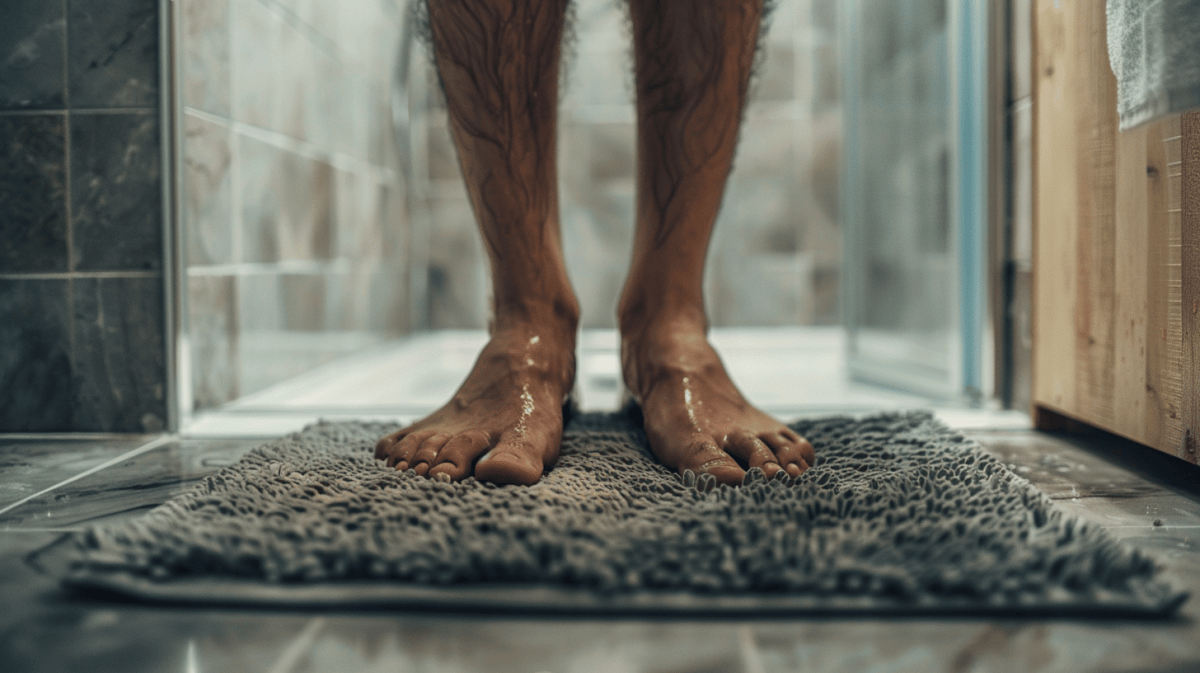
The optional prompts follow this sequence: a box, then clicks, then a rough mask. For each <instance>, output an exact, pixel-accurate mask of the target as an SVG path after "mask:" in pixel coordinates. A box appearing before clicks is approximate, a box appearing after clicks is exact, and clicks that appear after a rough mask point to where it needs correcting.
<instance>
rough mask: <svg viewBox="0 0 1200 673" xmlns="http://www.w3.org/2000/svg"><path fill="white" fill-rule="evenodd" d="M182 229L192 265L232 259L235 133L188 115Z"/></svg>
mask: <svg viewBox="0 0 1200 673" xmlns="http://www.w3.org/2000/svg"><path fill="white" fill-rule="evenodd" d="M183 132H184V139H183V229H184V236H185V237H186V239H187V261H188V265H189V266H201V265H207V264H228V263H230V262H232V261H233V202H232V187H233V185H232V177H231V172H232V171H231V168H232V161H233V158H232V154H231V150H230V146H229V145H230V138H231V135H232V132H231V131H230V130H229V129H228V128H227V127H225V126H222V125H219V124H214V123H212V122H209V121H207V120H205V119H201V118H199V117H196V116H193V115H190V114H185V115H184V119H183Z"/></svg>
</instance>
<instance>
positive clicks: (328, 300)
mask: <svg viewBox="0 0 1200 673" xmlns="http://www.w3.org/2000/svg"><path fill="white" fill-rule="evenodd" d="M374 267H375V263H373V262H363V263H356V264H355V265H354V267H353V268H351V269H350V270H348V271H338V272H334V273H329V274H327V275H326V276H325V329H327V330H332V331H335V332H351V331H366V329H367V320H368V317H369V315H370V289H371V276H372V272H373V271H374Z"/></svg>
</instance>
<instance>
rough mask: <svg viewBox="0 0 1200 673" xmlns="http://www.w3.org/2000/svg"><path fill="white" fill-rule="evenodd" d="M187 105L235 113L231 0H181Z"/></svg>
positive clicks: (205, 109) (214, 112) (184, 83)
mask: <svg viewBox="0 0 1200 673" xmlns="http://www.w3.org/2000/svg"><path fill="white" fill-rule="evenodd" d="M180 5H181V14H182V17H181V20H180V25H181V28H182V31H183V54H182V61H183V63H182V66H183V67H182V70H183V73H182V84H183V87H182V88H183V103H184V105H187V106H190V107H194V108H198V109H201V110H204V111H206V112H211V113H213V114H217V115H221V116H222V117H228V116H229V115H230V114H231V111H230V105H229V96H230V85H231V84H230V68H231V64H230V61H229V0H181V2H180Z"/></svg>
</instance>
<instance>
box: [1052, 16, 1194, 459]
mask: <svg viewBox="0 0 1200 673" xmlns="http://www.w3.org/2000/svg"><path fill="white" fill-rule="evenodd" d="M1033 35H1034V44H1033V50H1034V57H1033V59H1032V67H1033V82H1034V103H1033V104H1034V111H1033V116H1034V129H1033V133H1034V136H1033V162H1034V197H1033V198H1034V204H1033V209H1034V286H1033V321H1034V322H1033V372H1032V374H1033V391H1032V396H1033V404H1034V410H1033V411H1034V417H1035V421H1036V422H1038V423H1039V426H1050V425H1054V424H1061V416H1065V417H1067V418H1070V419H1074V420H1077V421H1083V422H1085V423H1087V424H1090V425H1094V426H1098V427H1101V428H1103V429H1105V430H1108V431H1111V432H1115V433H1117V434H1121V435H1124V436H1126V437H1129V438H1131V439H1134V440H1136V441H1139V442H1142V443H1144V444H1147V445H1149V446H1153V447H1155V448H1158V449H1161V450H1163V451H1167V452H1169V453H1172V454H1174V455H1177V456H1179V457H1181V458H1185V459H1188V460H1190V461H1191V462H1195V461H1196V450H1195V447H1194V446H1192V444H1194V442H1193V441H1192V440H1191V439H1190V438H1191V437H1192V436H1193V435H1194V432H1193V431H1194V430H1200V361H1198V360H1197V359H1196V358H1197V357H1200V346H1197V344H1200V219H1197V213H1200V204H1198V203H1197V202H1196V201H1197V194H1200V192H1198V188H1197V185H1198V183H1197V173H1200V115H1197V114H1189V115H1187V116H1184V117H1180V116H1174V117H1169V118H1167V119H1165V120H1163V121H1160V122H1158V123H1154V124H1148V125H1145V126H1142V127H1139V128H1137V129H1134V130H1131V131H1125V132H1120V131H1118V130H1117V114H1116V79H1115V77H1114V76H1113V74H1112V71H1111V69H1110V68H1109V64H1108V52H1107V45H1106V42H1105V14H1104V3H1102V2H1058V1H1057V0H1037V3H1036V6H1035V9H1034V26H1033ZM1189 233H1190V234H1191V235H1190V236H1189V235H1188V234H1189ZM1193 295H1195V296H1194V297H1193ZM1185 307H1186V309H1187V310H1184V309H1185ZM1185 344H1187V347H1185ZM1185 382H1187V383H1186V385H1185ZM1043 410H1044V411H1049V412H1052V413H1049V414H1046V413H1041V412H1042V411H1043ZM1059 415H1061V416H1059Z"/></svg>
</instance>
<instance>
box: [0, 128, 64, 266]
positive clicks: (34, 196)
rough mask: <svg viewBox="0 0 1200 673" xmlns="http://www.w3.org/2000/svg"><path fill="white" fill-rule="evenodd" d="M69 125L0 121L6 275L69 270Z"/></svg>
mask: <svg viewBox="0 0 1200 673" xmlns="http://www.w3.org/2000/svg"><path fill="white" fill-rule="evenodd" d="M64 129H65V123H64V120H63V117H62V116H60V115H31V116H13V117H7V116H5V117H0V272H4V273H13V272H22V271H39V272H45V271H66V270H67V192H66V166H65V164H66V151H65V142H66V137H65V131H64Z"/></svg>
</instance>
